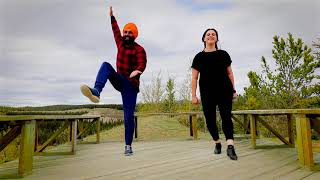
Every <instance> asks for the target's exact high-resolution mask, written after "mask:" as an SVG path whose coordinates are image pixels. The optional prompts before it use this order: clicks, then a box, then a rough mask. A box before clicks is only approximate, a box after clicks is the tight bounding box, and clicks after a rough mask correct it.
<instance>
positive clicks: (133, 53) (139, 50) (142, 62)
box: [111, 16, 147, 89]
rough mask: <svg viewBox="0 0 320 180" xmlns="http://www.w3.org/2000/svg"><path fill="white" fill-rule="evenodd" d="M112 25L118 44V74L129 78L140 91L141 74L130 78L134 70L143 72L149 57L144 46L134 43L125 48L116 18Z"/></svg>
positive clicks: (112, 17)
mask: <svg viewBox="0 0 320 180" xmlns="http://www.w3.org/2000/svg"><path fill="white" fill-rule="evenodd" d="M111 25H112V31H113V35H114V39H115V41H116V44H117V48H118V53H117V63H116V64H117V73H118V74H121V75H124V76H125V77H126V78H128V79H129V80H130V81H131V82H132V83H133V85H134V86H135V87H137V88H138V89H139V84H140V82H139V79H140V74H138V75H137V76H135V77H133V78H130V74H131V72H132V71H134V70H139V71H141V72H143V71H144V70H145V68H146V64H147V55H146V52H145V50H144V49H143V47H142V46H140V45H139V44H137V43H136V42H134V43H133V44H132V45H130V46H124V44H123V40H122V36H121V32H120V29H119V26H118V23H117V21H116V18H115V17H114V16H111Z"/></svg>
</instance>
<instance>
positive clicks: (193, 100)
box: [191, 96, 200, 104]
mask: <svg viewBox="0 0 320 180" xmlns="http://www.w3.org/2000/svg"><path fill="white" fill-rule="evenodd" d="M191 102H192V104H199V103H200V101H199V99H198V97H197V96H194V97H192V100H191Z"/></svg>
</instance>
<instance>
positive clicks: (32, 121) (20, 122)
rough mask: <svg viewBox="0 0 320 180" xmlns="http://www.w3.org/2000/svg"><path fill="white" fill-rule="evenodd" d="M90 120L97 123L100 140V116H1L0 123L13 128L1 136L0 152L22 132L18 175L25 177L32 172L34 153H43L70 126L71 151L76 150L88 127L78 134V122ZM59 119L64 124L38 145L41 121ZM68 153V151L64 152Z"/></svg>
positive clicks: (97, 140)
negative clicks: (77, 143) (77, 141)
mask: <svg viewBox="0 0 320 180" xmlns="http://www.w3.org/2000/svg"><path fill="white" fill-rule="evenodd" d="M83 120H88V121H91V122H92V123H95V125H96V138H97V139H96V142H97V143H99V142H100V116H75V115H35V116H27V115H26V116H0V124H8V125H10V126H11V127H12V128H11V129H10V131H9V132H7V133H6V134H5V135H4V136H3V137H2V138H0V152H1V151H2V150H3V149H4V148H5V147H6V146H7V145H8V144H10V142H12V141H13V140H14V139H15V138H16V137H17V136H18V135H20V134H21V140H20V154H19V167H18V175H19V176H21V177H23V176H25V175H28V174H31V173H32V164H33V155H34V154H38V153H41V152H42V151H43V150H44V149H45V148H46V147H47V146H48V145H49V144H50V143H51V142H52V141H53V140H54V139H55V138H56V137H57V136H59V135H60V134H61V133H62V132H63V131H64V130H66V129H67V128H68V127H69V126H70V141H71V152H69V153H67V154H74V153H75V151H76V140H77V137H79V136H80V135H81V134H83V133H84V131H86V130H87V128H84V129H83V131H80V132H79V135H77V122H78V121H83ZM49 121H57V122H61V124H62V126H61V127H60V128H59V129H58V130H57V131H56V132H55V133H54V134H53V135H52V136H51V137H50V138H49V139H48V140H47V141H46V142H45V143H43V144H42V145H41V146H40V147H39V146H38V139H39V138H38V135H39V126H38V124H39V123H43V122H49ZM63 154H66V153H63Z"/></svg>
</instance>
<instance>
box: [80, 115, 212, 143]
mask: <svg viewBox="0 0 320 180" xmlns="http://www.w3.org/2000/svg"><path fill="white" fill-rule="evenodd" d="M198 133H199V134H198V137H200V138H208V139H209V138H210V135H209V134H208V133H201V132H198ZM100 135H101V141H102V142H103V141H124V126H123V125H120V126H118V127H115V128H112V129H110V130H107V131H103V132H101V134H100ZM95 138H96V136H95V135H92V136H88V137H86V138H85V139H84V141H85V142H88V141H89V142H93V141H95ZM188 139H193V137H191V136H190V130H189V127H186V126H183V125H181V124H180V123H179V122H178V120H177V119H176V118H170V117H167V116H151V117H141V118H139V119H138V139H135V141H137V140H138V141H157V140H188Z"/></svg>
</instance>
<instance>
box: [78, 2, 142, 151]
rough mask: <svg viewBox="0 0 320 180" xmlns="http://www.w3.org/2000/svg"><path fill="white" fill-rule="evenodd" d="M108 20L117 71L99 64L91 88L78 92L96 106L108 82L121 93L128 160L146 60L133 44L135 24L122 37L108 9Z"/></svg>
mask: <svg viewBox="0 0 320 180" xmlns="http://www.w3.org/2000/svg"><path fill="white" fill-rule="evenodd" d="M110 17H111V26H112V31H113V35H114V39H115V42H116V45H117V48H118V53H117V60H116V66H117V71H115V69H114V68H113V67H112V66H111V64H110V63H108V62H104V63H102V65H101V67H100V70H99V72H98V75H97V78H96V82H95V85H94V88H91V87H89V86H87V85H81V87H80V90H81V92H82V94H83V95H85V96H86V97H88V98H89V99H90V100H91V101H92V102H94V103H98V102H99V101H100V93H101V91H102V89H103V88H104V86H105V84H106V83H107V81H108V80H109V81H110V82H111V84H112V86H113V87H114V88H115V89H116V90H117V91H119V92H120V93H121V97H122V103H123V112H124V127H125V143H126V145H125V151H124V154H125V155H127V156H129V155H132V154H133V152H132V147H131V144H132V140H133V133H134V111H135V107H136V101H137V94H138V92H139V84H140V75H141V74H142V72H143V71H144V70H145V68H146V64H147V56H146V52H145V50H144V48H143V47H142V46H140V45H139V44H138V43H136V42H135V39H136V38H137V37H138V28H137V26H136V25H135V24H134V23H128V24H126V25H125V26H124V28H123V31H122V33H123V34H122V35H121V32H120V29H119V26H118V23H117V21H116V18H115V17H114V16H113V11H112V7H110Z"/></svg>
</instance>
